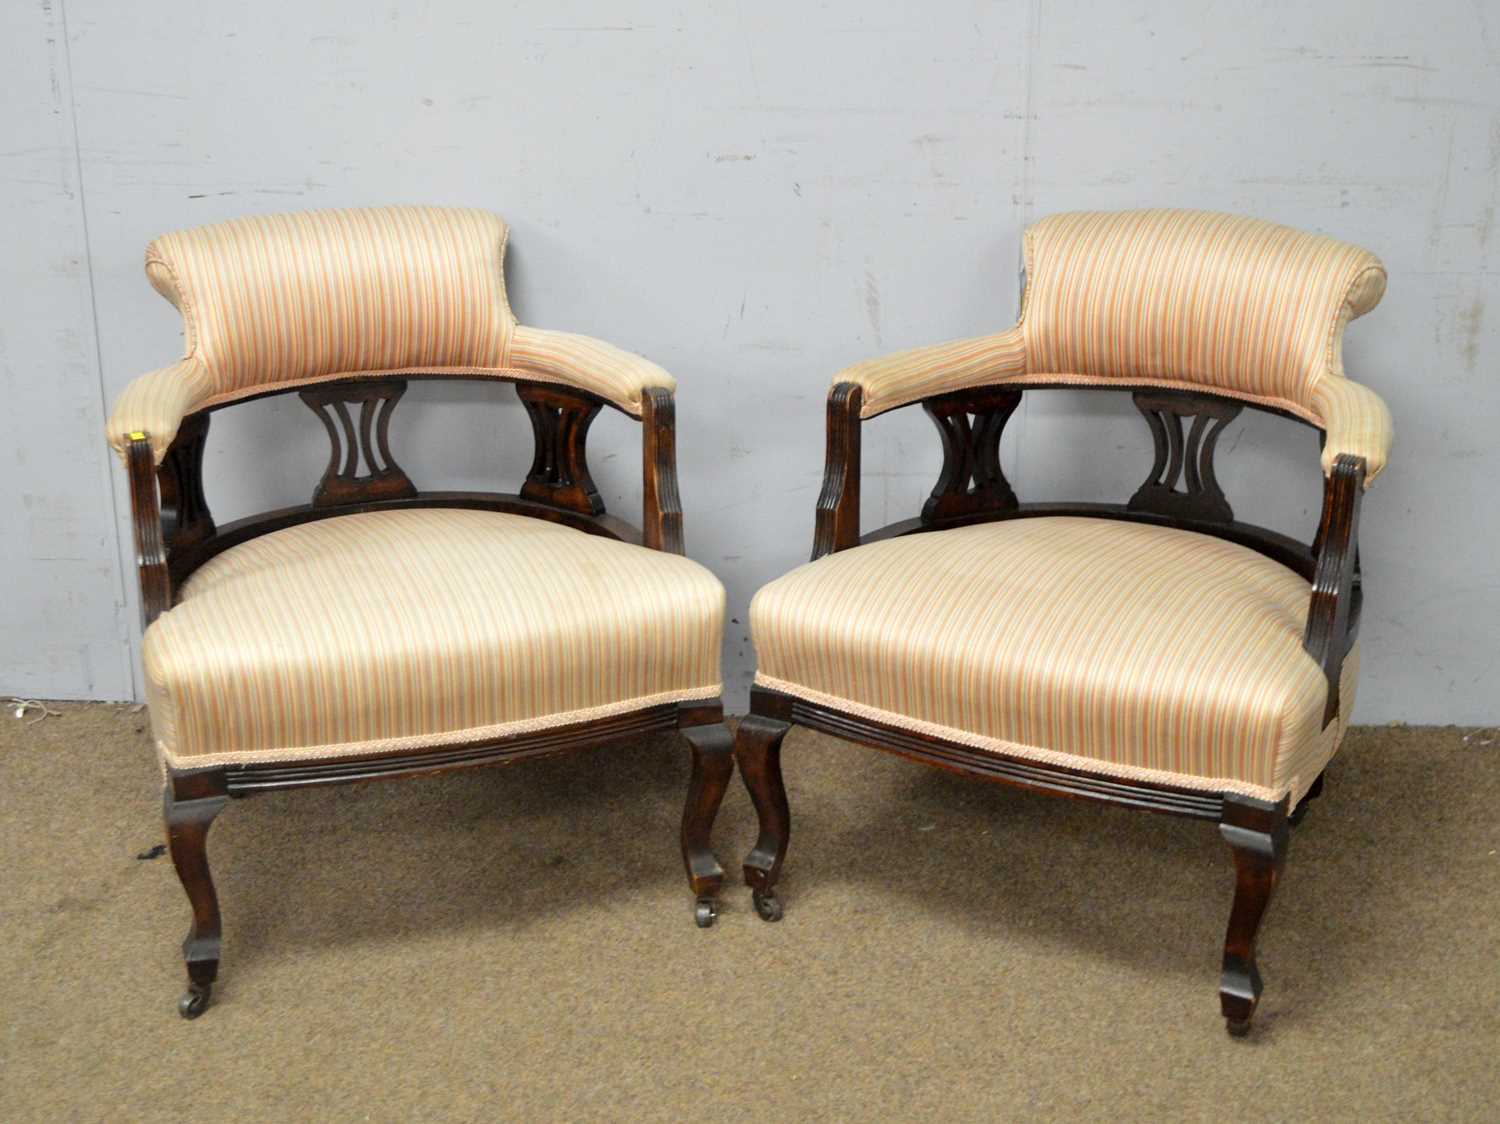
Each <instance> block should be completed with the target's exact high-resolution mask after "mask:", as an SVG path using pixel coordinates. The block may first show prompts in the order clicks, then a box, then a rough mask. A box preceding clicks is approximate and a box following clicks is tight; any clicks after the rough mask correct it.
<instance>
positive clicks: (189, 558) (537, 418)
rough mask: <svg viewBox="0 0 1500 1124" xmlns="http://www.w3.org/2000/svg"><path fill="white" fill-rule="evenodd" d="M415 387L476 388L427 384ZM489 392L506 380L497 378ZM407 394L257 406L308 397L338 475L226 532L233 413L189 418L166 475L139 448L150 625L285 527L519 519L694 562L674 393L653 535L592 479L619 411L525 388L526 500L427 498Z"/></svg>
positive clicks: (665, 425)
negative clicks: (223, 431) (602, 434)
mask: <svg viewBox="0 0 1500 1124" xmlns="http://www.w3.org/2000/svg"><path fill="white" fill-rule="evenodd" d="M408 377H411V378H465V377H466V376H461V375H460V376H454V375H447V374H442V375H428V374H424V373H420V372H418V373H415V374H413V375H410V376H408ZM467 377H469V378H475V377H477V376H467ZM485 381H490V382H493V381H497V380H495V379H494V378H493V377H490V376H486V377H485ZM406 383H407V378H352V379H344V380H339V381H337V382H329V383H320V384H318V385H316V386H313V387H305V388H288V389H284V390H277V389H270V390H267V391H266V392H265V393H264V394H260V395H254V396H253V397H267V396H269V395H272V394H291V393H296V394H297V395H299V397H301V399H302V401H303V402H305V403H306V404H307V406H308V407H309V408H310V409H311V410H312V411H313V412H314V413H316V414H317V415H318V417H319V418H320V419H321V421H322V422H323V427H324V429H325V430H326V431H327V433H328V440H329V444H330V446H331V449H330V454H329V459H328V467H327V469H326V470H325V471H324V473H323V478H322V479H321V480H320V481H319V482H318V484H317V486H316V487H315V488H314V490H313V494H312V499H311V501H310V502H308V503H306V504H301V505H298V506H296V507H288V508H282V509H280V510H278V511H269V512H263V513H261V514H259V515H252V516H250V517H248V518H245V519H239V520H236V521H234V522H232V523H227V524H224V525H223V526H220V525H218V524H216V523H215V522H214V518H213V514H212V513H211V512H210V510H209V506H208V500H207V498H206V496H205V495H204V491H203V450H204V446H205V444H206V442H207V440H208V427H209V417H210V415H211V414H212V413H213V411H214V410H216V409H222V408H223V406H215V407H210V408H208V409H205V410H200V411H198V412H197V413H194V414H190V415H189V416H188V417H187V418H185V419H184V420H183V423H182V425H181V427H180V428H179V429H178V431H177V437H176V439H175V440H173V442H172V444H171V446H170V447H169V448H168V449H167V452H166V455H165V456H164V457H163V458H162V462H161V464H160V465H159V466H157V465H154V463H153V457H152V453H151V444H150V441H149V440H147V439H146V438H144V437H137V438H134V439H133V440H132V441H131V442H130V444H129V446H128V447H127V449H126V462H127V468H128V471H129V477H130V498H131V508H132V514H133V520H134V530H135V545H136V565H137V568H138V570H139V575H140V583H141V612H142V616H143V618H144V621H145V623H146V624H148V625H149V624H150V623H151V622H152V621H153V620H155V619H156V618H157V617H158V616H159V615H161V614H162V613H163V612H165V611H166V610H167V609H169V608H170V607H171V605H172V597H173V593H172V591H173V589H174V588H176V587H178V586H180V585H181V584H182V582H184V581H185V580H186V579H187V578H188V576H189V575H190V574H192V573H193V571H194V570H196V569H197V568H198V567H199V566H202V565H203V564H204V563H205V562H207V561H208V560H209V559H210V558H213V557H214V556H215V555H217V554H220V553H222V552H223V551H225V550H228V549H229V548H230V547H233V546H237V545H239V544H240V543H243V542H248V541H249V540H250V539H253V538H257V537H258V536H260V535H264V534H268V533H270V532H272V531H278V530H281V529H282V528H285V527H293V526H297V525H298V524H301V523H310V522H313V521H315V520H318V519H326V518H329V517H330V516H336V515H348V514H353V513H357V512H367V511H389V510H392V509H399V508H425V507H454V508H469V509H475V510H482V511H498V512H508V513H511V514H516V515H526V516H530V517H532V518H537V519H546V520H548V521H550V522H554V523H560V524H563V525H565V526H568V527H573V528H575V529H576V530H580V531H584V532H586V533H588V534H593V535H603V536H605V537H607V538H612V539H617V540H619V541H620V542H628V543H634V544H637V545H641V546H646V547H649V548H651V549H653V550H662V551H666V552H668V553H672V554H681V553H683V539H682V508H681V502H680V500H679V499H678V491H677V456H676V414H675V408H674V404H673V400H672V393H671V391H668V390H664V389H661V388H651V389H648V390H646V391H645V393H644V394H643V395H642V402H641V418H640V420H641V425H642V429H643V434H642V472H643V503H642V520H641V523H642V525H641V527H640V528H636V527H633V526H631V525H630V524H629V523H626V522H625V521H623V520H621V519H618V518H616V517H615V516H612V515H610V514H608V513H607V512H606V511H605V509H604V500H603V499H602V498H601V497H600V495H599V491H598V489H597V488H596V487H595V486H594V481H593V478H592V477H591V476H590V475H589V468H588V457H587V441H588V431H589V426H590V425H591V424H592V422H593V420H594V418H595V417H596V416H597V415H598V413H599V410H600V408H601V407H603V406H605V405H610V403H607V402H605V401H604V400H603V399H602V398H598V397H596V396H594V395H592V394H589V393H587V392H585V391H581V390H575V389H573V388H571V387H568V386H562V385H558V384H554V383H540V382H523V381H517V382H516V393H517V395H518V396H519V397H520V399H521V403H522V405H523V406H524V407H525V409H526V413H527V416H528V417H529V418H530V420H531V429H532V436H533V438H534V440H535V453H534V456H533V458H532V464H531V470H530V472H529V473H528V474H527V476H526V480H525V481H524V482H523V483H522V485H521V490H520V492H518V493H504V492H423V491H420V490H419V489H418V488H417V486H416V485H415V484H414V483H412V480H411V478H410V477H409V476H407V474H406V473H405V471H403V470H402V468H401V466H400V465H399V464H397V463H396V459H395V457H394V456H393V455H392V453H391V447H390V436H389V434H390V422H391V414H392V413H393V412H394V411H395V408H396V405H397V403H398V402H399V401H400V400H401V396H402V395H403V394H404V393H405V392H406ZM247 400H248V399H240V400H239V401H247ZM231 404H234V403H226V404H225V405H231ZM355 407H357V420H356V414H355V410H354V408H355Z"/></svg>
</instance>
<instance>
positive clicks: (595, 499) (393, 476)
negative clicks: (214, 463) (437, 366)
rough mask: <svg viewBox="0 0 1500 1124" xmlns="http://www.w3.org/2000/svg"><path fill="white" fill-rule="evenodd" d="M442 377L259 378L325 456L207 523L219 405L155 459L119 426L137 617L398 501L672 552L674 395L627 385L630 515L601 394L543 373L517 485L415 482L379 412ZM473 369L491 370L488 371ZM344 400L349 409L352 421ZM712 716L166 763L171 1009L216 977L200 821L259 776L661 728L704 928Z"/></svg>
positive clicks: (204, 993)
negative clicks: (300, 495) (593, 435)
mask: <svg viewBox="0 0 1500 1124" xmlns="http://www.w3.org/2000/svg"><path fill="white" fill-rule="evenodd" d="M455 377H457V378H465V377H472V378H479V376H454V375H451V374H447V373H438V372H430V373H429V372H421V371H417V372H410V373H407V374H404V375H403V376H401V377H399V378H395V377H384V376H380V377H368V378H350V379H341V380H337V381H331V382H326V383H319V384H316V385H313V386H310V387H302V388H295V389H286V390H277V389H275V388H272V389H269V390H267V391H266V392H265V394H262V395H257V396H256V397H265V396H266V395H269V394H276V393H298V394H300V396H301V398H302V400H303V401H304V402H305V403H307V405H308V406H309V407H310V408H311V409H312V410H313V411H314V412H315V413H317V414H318V415H319V417H320V418H321V419H322V421H323V424H324V427H325V428H326V430H327V432H328V437H329V441H330V444H331V446H332V451H331V455H330V458H329V464H328V468H327V470H326V471H325V472H324V475H323V479H322V480H321V481H320V482H319V483H318V485H317V488H316V490H315V491H314V493H313V497H312V500H311V502H309V503H307V504H303V505H301V506H297V507H290V508H283V509H281V510H279V511H271V512H266V513H263V514H260V515H255V516H251V517H249V518H247V519H241V520H237V521H235V522H232V523H228V524H225V525H223V526H219V525H217V524H216V523H215V522H214V519H213V516H212V514H211V512H210V511H209V506H208V501H207V498H206V497H205V494H204V490H203V452H204V447H205V443H206V441H207V438H208V430H209V420H210V414H211V413H212V409H218V408H222V407H213V408H211V409H205V410H202V411H199V412H197V413H194V414H192V415H190V416H189V417H187V418H186V419H185V420H184V421H183V423H182V425H181V427H180V428H179V429H178V432H177V436H176V438H175V439H174V440H173V442H172V444H171V446H170V447H169V448H168V449H167V451H166V454H165V455H164V456H163V458H162V461H161V464H160V465H159V466H158V465H157V464H156V463H155V460H154V457H153V454H152V448H151V443H150V440H149V435H147V434H144V433H135V434H131V435H130V440H129V444H128V446H127V448H126V465H127V469H128V473H129V479H130V498H131V510H132V520H133V525H134V534H135V546H136V565H137V569H138V571H139V576H140V587H141V611H142V616H143V618H144V623H145V624H146V625H147V626H149V625H150V624H151V622H152V621H154V620H155V619H156V618H157V617H158V616H160V615H161V614H162V613H164V612H166V611H167V610H168V609H169V608H170V607H171V606H172V603H173V590H174V589H175V588H177V587H178V586H180V585H181V583H182V582H183V581H185V580H186V579H187V578H188V577H189V576H190V575H191V574H192V573H193V571H194V570H196V569H197V568H198V567H200V566H202V565H203V564H204V563H205V562H207V561H208V560H209V559H210V558H213V557H214V556H216V555H218V554H220V553H222V552H223V551H225V550H228V549H230V548H232V547H235V546H238V545H239V544H241V543H244V542H248V541H249V540H251V539H253V538H257V537H259V536H261V535H265V534H269V533H271V532H273V531H278V530H281V529H283V528H286V527H293V526H297V525H299V524H302V523H308V522H313V521H316V520H319V519H326V518H333V517H337V516H341V515H348V514H352V513H356V512H368V511H390V510H397V509H402V508H412V507H454V508H469V509H475V510H482V511H497V512H508V513H511V514H517V515H525V516H530V517H532V518H537V519H545V520H549V521H551V522H555V523H559V524H562V525H564V526H568V527H572V528H575V529H576V530H579V531H582V532H585V533H587V534H593V535H603V536H605V537H607V538H612V539H616V540H618V541H620V542H626V543H633V544H636V545H639V546H643V547H647V548H649V549H652V550H660V551H664V552H667V553H672V554H682V553H684V547H683V536H682V509H681V504H680V502H679V500H678V493H677V462H676V422H675V406H674V403H673V397H672V393H671V392H670V391H668V390H664V389H660V388H651V389H648V390H646V391H645V392H644V394H643V396H642V406H641V417H640V421H641V424H642V468H643V474H644V498H643V504H642V508H643V511H642V520H641V527H640V528H639V529H638V528H636V527H633V526H631V525H630V524H628V523H626V522H624V521H622V520H620V519H617V518H615V517H614V516H612V515H609V514H607V513H606V512H605V509H604V501H603V500H602V499H601V498H600V496H599V493H598V490H597V489H596V488H595V487H594V483H593V479H592V477H591V476H590V475H589V471H588V460H587V437H588V430H589V425H590V423H591V422H592V421H593V419H594V417H595V416H596V415H597V414H598V413H599V410H600V409H601V408H602V407H603V406H606V405H612V404H611V403H608V402H606V401H605V400H603V399H601V398H598V397H596V396H594V395H592V394H589V393H587V392H585V391H582V390H577V389H574V388H572V387H570V386H566V385H561V384H557V383H550V382H530V381H522V380H515V381H516V392H517V394H518V395H519V397H520V399H521V402H522V404H523V405H524V406H525V408H526V412H527V415H528V416H529V418H530V420H531V425H532V433H533V436H534V439H535V456H534V457H533V461H532V466H531V470H530V472H529V473H528V475H527V477H526V480H525V482H524V483H523V485H522V487H521V490H520V492H519V493H515V494H508V493H498V492H496V493H490V492H422V491H419V490H418V489H417V487H416V486H415V485H414V484H413V483H412V481H411V479H410V478H409V477H408V476H407V475H406V473H405V472H404V471H402V469H401V468H400V466H399V465H398V464H397V463H396V461H395V458H394V457H393V456H392V454H391V450H390V444H389V438H388V429H389V424H390V417H391V412H392V410H393V409H394V407H395V405H396V403H397V402H398V401H399V400H400V398H401V395H402V394H403V393H404V392H405V389H406V382H407V379H409V378H455ZM483 378H484V380H485V381H490V382H495V381H499V380H497V379H496V378H494V377H493V376H483ZM244 400H245V399H241V400H240V401H244ZM351 404H353V405H357V406H358V407H359V412H358V420H357V421H356V419H355V417H354V415H353V414H352V413H351V411H350V405H351ZM362 466H363V471H361V468H362ZM723 719H724V712H723V705H722V703H721V702H720V700H718V699H712V700H706V701H701V702H696V701H695V702H685V703H680V704H679V703H668V704H664V705H657V706H649V707H645V708H643V709H640V710H636V711H632V712H629V713H625V714H617V715H611V716H609V717H607V718H601V719H597V720H595V721H592V722H584V723H578V724H575V725H570V726H560V727H554V728H552V729H548V730H541V731H537V732H533V733H525V734H516V735H513V736H510V737H506V738H502V739H498V740H497V739H486V740H479V741H475V742H471V743H463V744H456V745H454V744H447V745H441V746H434V747H433V748H431V749H427V750H406V751H403V752H399V753H386V754H368V755H361V756H352V757H329V758H313V759H304V760H297V761H283V762H275V763H262V764H242V765H228V766H214V767H209V768H201V769H196V768H184V769H169V770H168V771H167V777H166V782H165V785H164V796H163V800H164V812H165V821H166V831H167V843H168V849H169V850H170V852H171V855H172V862H173V864H174V865H175V867H176V869H177V873H178V875H179V877H180V879H181V881H182V885H183V889H184V890H185V891H186V893H187V897H188V901H189V903H190V904H191V906H192V912H193V921H192V927H191V928H190V930H189V931H188V935H187V938H186V940H185V941H184V942H183V958H184V960H185V962H186V965H187V974H188V990H187V993H186V994H185V995H184V996H183V997H182V999H181V1001H180V1002H179V1005H178V1009H179V1011H180V1013H181V1014H182V1015H183V1017H185V1018H195V1017H196V1016H198V1015H199V1014H201V1013H202V1012H203V1011H204V1009H205V1008H206V1007H207V1005H208V1002H209V998H210V995H211V993H212V989H213V983H214V980H215V978H216V977H217V975H218V967H219V958H220V948H221V943H222V942H221V934H222V923H221V920H220V912H219V903H218V896H217V893H216V892H215V889H214V884H213V878H212V876H211V874H210V871H209V866H208V856H207V839H208V832H209V828H210V827H211V826H212V824H213V822H214V819H215V817H216V816H217V815H218V814H219V812H221V811H222V810H223V809H224V806H225V805H226V804H227V803H228V801H229V800H231V799H234V798H238V797H244V796H249V795H253V794H255V793H258V792H266V791H271V790H275V789H291V788H307V787H312V786H319V785H330V784H348V783H352V782H356V781H368V780H378V779H388V778H400V777H411V776H419V775H427V774H436V773H444V772H450V771H453V770H456V769H466V768H474V767H477V766H482V765H508V764H512V763H514V762H518V761H524V760H529V759H531V758H537V757H547V756H552V755H555V754H560V753H565V752H570V751H574V750H579V749H585V748H592V747H594V746H597V745H600V744H605V743H611V742H618V741H620V740H622V739H627V738H634V737H637V736H639V735H642V734H649V733H665V732H668V731H674V730H675V731H678V732H680V733H681V734H682V736H683V737H684V739H685V740H686V741H687V742H688V744H689V746H690V748H691V751H692V775H691V778H690V780H689V783H688V793H687V799H686V802H685V805H684V808H683V816H682V829H681V839H680V843H681V850H682V859H683V865H684V867H685V868H686V871H687V878H688V883H689V885H690V887H691V888H692V891H693V894H694V897H695V903H694V917H695V920H696V921H697V924H698V925H699V926H700V927H702V928H707V927H709V926H710V925H712V924H713V923H714V920H715V918H716V917H717V915H718V894H719V890H720V887H721V885H722V883H723V879H724V871H723V869H722V868H721V867H720V865H719V863H718V861H717V859H716V858H715V857H714V853H713V850H712V847H711V844H710V835H711V832H712V827H713V822H714V818H715V816H716V815H717V813H718V809H719V805H720V803H721V801H722V800H723V797H724V792H725V789H726V788H727V787H728V784H729V778H730V776H731V774H732V772H733V769H734V756H733V739H732V737H731V735H730V733H729V730H728V728H727V727H726V726H725V725H724V721H723Z"/></svg>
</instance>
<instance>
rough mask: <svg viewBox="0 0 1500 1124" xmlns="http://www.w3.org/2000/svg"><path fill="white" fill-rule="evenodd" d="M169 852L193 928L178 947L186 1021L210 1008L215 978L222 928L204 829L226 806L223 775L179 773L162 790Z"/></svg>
mask: <svg viewBox="0 0 1500 1124" xmlns="http://www.w3.org/2000/svg"><path fill="white" fill-rule="evenodd" d="M162 796H163V805H164V807H163V812H164V818H165V819H166V827H167V849H168V850H169V851H170V852H171V854H172V865H173V866H175V867H176V868H177V877H178V878H179V879H181V880H182V888H183V890H184V891H185V892H186V893H187V896H188V902H189V903H190V904H191V905H192V907H193V923H192V925H191V927H190V928H189V929H188V934H187V937H186V938H185V939H184V940H183V942H182V956H183V960H184V961H185V962H186V964H187V975H188V989H187V992H186V994H184V995H183V997H182V999H181V1000H180V1001H179V1002H178V1004H177V1011H178V1013H179V1014H180V1015H181V1016H182V1017H183V1018H185V1019H196V1018H197V1017H198V1016H199V1015H201V1014H202V1013H203V1012H204V1011H205V1010H206V1009H207V1007H208V1001H209V997H210V996H211V995H212V993H213V985H214V980H215V978H216V977H217V976H218V974H219V949H220V946H221V943H222V933H223V926H222V924H221V921H220V918H219V896H218V894H217V893H216V892H215V891H214V881H213V877H212V876H211V875H210V874H209V869H208V849H207V844H208V829H209V828H210V827H212V826H213V822H214V817H216V816H217V815H218V814H219V812H220V811H222V810H223V808H224V805H225V804H227V803H228V802H229V796H228V793H227V792H226V791H225V788H224V778H223V774H222V773H207V774H204V773H186V774H183V773H179V774H174V775H172V776H170V777H168V778H167V783H166V786H165V788H164V789H163V793H162Z"/></svg>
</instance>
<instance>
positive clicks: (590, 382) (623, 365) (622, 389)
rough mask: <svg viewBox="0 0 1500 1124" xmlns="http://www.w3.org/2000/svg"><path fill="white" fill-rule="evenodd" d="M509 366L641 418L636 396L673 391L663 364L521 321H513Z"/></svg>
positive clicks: (639, 404) (640, 402)
mask: <svg viewBox="0 0 1500 1124" xmlns="http://www.w3.org/2000/svg"><path fill="white" fill-rule="evenodd" d="M509 366H511V367H512V368H515V369H517V370H522V371H527V372H529V373H531V374H534V375H536V376H537V377H538V378H540V379H543V380H546V381H550V382H560V383H565V384H567V385H568V386H572V387H575V388H577V389H579V390H586V391H588V392H589V393H590V394H595V395H598V396H599V397H600V398H603V399H605V400H606V401H608V402H613V403H614V404H615V405H616V406H619V407H620V408H621V409H622V410H624V411H625V412H626V413H628V414H630V415H631V416H632V417H640V416H641V411H642V401H641V399H642V395H643V394H644V393H645V392H646V391H647V390H649V389H652V388H660V389H662V390H665V391H667V392H668V393H671V392H672V391H674V390H676V389H677V381H676V380H675V379H673V378H672V376H671V375H669V374H667V372H666V371H664V370H662V368H660V367H658V366H657V365H656V364H655V363H653V362H651V361H650V360H649V359H643V358H642V357H641V356H639V355H635V354H632V353H631V352H629V351H626V350H624V349H623V348H619V347H616V346H615V345H614V344H610V343H605V342H604V341H603V340H596V339H593V338H591V337H589V336H578V335H574V334H572V333H571V332H553V331H549V330H547V329H546V328H528V327H526V326H525V325H517V326H516V330H515V335H513V336H512V337H511V341H510V358H509Z"/></svg>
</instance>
